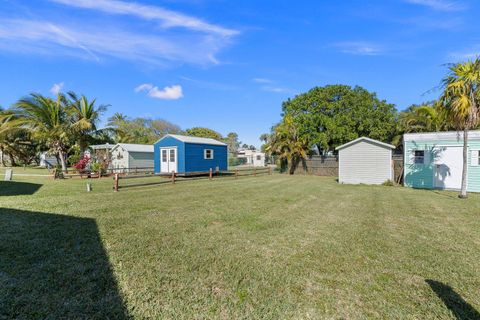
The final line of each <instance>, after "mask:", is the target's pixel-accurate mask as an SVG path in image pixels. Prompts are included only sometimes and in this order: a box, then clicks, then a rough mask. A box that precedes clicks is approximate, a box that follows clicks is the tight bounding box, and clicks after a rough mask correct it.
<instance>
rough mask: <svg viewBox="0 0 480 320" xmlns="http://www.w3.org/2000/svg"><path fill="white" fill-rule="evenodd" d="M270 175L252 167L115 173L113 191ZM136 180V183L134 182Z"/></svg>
mask: <svg viewBox="0 0 480 320" xmlns="http://www.w3.org/2000/svg"><path fill="white" fill-rule="evenodd" d="M266 174H267V175H271V174H272V168H271V167H254V168H242V169H233V170H224V171H214V170H213V169H210V170H209V171H207V172H205V171H202V172H190V173H189V174H187V175H185V174H178V173H175V172H172V173H170V174H167V173H161V174H135V175H122V174H118V173H115V174H114V175H113V190H114V191H115V192H118V191H119V189H123V188H128V187H139V186H149V185H159V184H165V183H171V184H175V183H178V182H184V181H194V180H199V179H201V180H207V179H208V180H213V179H217V178H227V177H232V178H234V179H237V178H239V177H244V176H253V177H256V176H260V175H266ZM137 179H138V182H137V181H136V180H137ZM123 180H126V181H125V182H127V181H134V182H130V183H127V184H121V181H123Z"/></svg>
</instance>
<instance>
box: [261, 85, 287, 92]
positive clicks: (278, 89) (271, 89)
mask: <svg viewBox="0 0 480 320" xmlns="http://www.w3.org/2000/svg"><path fill="white" fill-rule="evenodd" d="M261 89H262V90H263V91H268V92H275V93H284V92H289V91H290V90H288V89H287V88H282V87H275V86H263V87H262V88H261Z"/></svg>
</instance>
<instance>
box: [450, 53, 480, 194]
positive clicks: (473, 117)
mask: <svg viewBox="0 0 480 320" xmlns="http://www.w3.org/2000/svg"><path fill="white" fill-rule="evenodd" d="M443 88H444V92H443V95H442V97H441V101H442V102H443V105H444V107H445V109H446V110H447V115H448V119H449V121H450V123H451V124H452V125H453V126H454V127H455V128H456V129H457V130H458V131H463V170H462V188H461V192H460V195H459V197H460V198H466V197H467V158H468V155H467V152H468V131H469V130H470V129H474V128H476V127H478V125H479V122H480V105H479V102H480V58H478V57H477V58H476V59H475V60H474V61H467V62H465V63H457V64H453V65H451V66H450V67H449V73H448V74H447V76H446V77H445V78H444V79H443Z"/></svg>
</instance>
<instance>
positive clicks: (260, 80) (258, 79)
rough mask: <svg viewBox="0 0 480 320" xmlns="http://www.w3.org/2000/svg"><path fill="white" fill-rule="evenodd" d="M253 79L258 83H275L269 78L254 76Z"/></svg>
mask: <svg viewBox="0 0 480 320" xmlns="http://www.w3.org/2000/svg"><path fill="white" fill-rule="evenodd" d="M252 81H253V82H256V83H273V81H272V80H270V79H267V78H253V79H252Z"/></svg>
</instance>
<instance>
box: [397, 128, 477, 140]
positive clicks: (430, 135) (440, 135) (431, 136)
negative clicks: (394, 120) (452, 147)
mask: <svg viewBox="0 0 480 320" xmlns="http://www.w3.org/2000/svg"><path fill="white" fill-rule="evenodd" d="M468 138H469V139H480V130H472V131H468ZM430 140H454V141H463V132H458V131H442V132H422V133H405V134H404V135H403V141H430Z"/></svg>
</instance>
